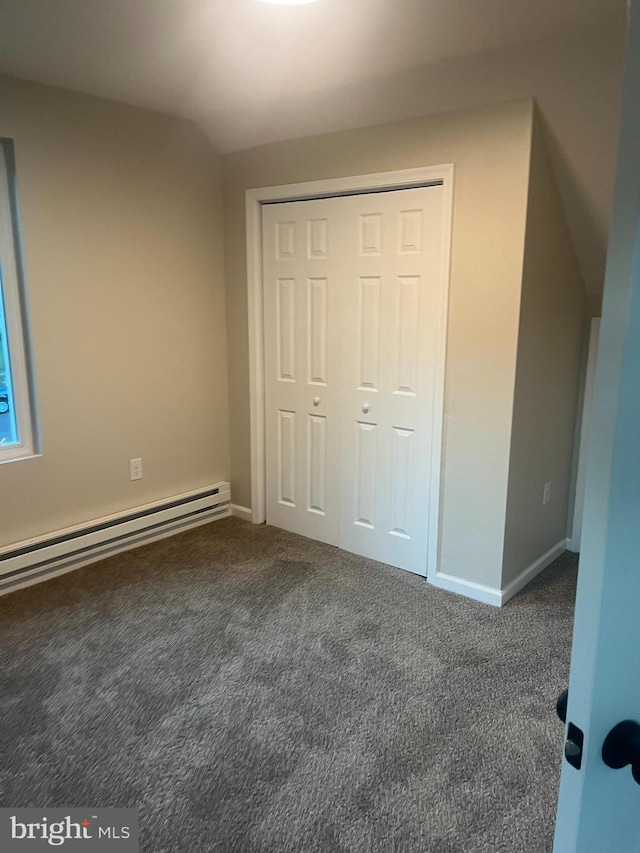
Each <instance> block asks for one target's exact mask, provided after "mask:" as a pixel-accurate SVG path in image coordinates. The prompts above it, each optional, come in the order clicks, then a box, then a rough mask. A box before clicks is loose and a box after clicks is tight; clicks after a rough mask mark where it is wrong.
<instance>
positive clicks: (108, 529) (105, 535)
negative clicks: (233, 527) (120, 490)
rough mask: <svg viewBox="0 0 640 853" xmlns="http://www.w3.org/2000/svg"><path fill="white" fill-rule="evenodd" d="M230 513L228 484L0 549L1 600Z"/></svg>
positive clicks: (219, 484)
mask: <svg viewBox="0 0 640 853" xmlns="http://www.w3.org/2000/svg"><path fill="white" fill-rule="evenodd" d="M230 514H231V494H230V489H229V483H217V484H216V485H214V486H208V487H207V488H205V489H199V490H197V491H194V492H188V493H186V494H181V495H175V496H174V497H172V498H168V499H166V500H162V501H156V502H155V503H150V504H145V505H144V506H139V507H135V508H134V509H130V510H127V511H126V512H122V513H117V514H115V515H109V516H105V517H103V518H97V519H94V520H93V521H91V522H88V523H86V524H82V525H77V526H76V527H68V528H66V529H64V530H58V531H56V532H55V533H51V534H49V535H48V536H42V537H39V538H37V539H29V540H26V541H24V542H18V543H15V544H13V545H9V546H7V547H6V548H0V595H4V594H5V593H7V592H11V591H12V590H15V589H18V588H19V587H24V586H30V585H31V584H34V583H39V582H40V581H43V580H47V579H48V578H51V577H54V576H55V575H60V574H63V573H64V572H70V571H72V570H73V569H79V568H81V567H82V566H86V565H89V563H94V562H97V561H98V560H103V559H104V558H105V557H110V556H111V555H113V554H117V553H119V552H121V551H127V550H129V549H130V548H136V547H137V546H139V545H144V544H146V543H148V542H153V541H155V540H157V539H163V538H164V537H166V536H172V535H174V534H176V533H180V532H181V531H183V530H188V529H189V528H191V527H197V526H198V525H200V524H208V523H209V522H211V521H214V520H215V519H218V518H224V517H225V516H227V515H230Z"/></svg>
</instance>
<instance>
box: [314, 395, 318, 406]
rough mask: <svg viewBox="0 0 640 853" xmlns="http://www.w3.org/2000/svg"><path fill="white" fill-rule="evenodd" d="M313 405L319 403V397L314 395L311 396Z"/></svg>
mask: <svg viewBox="0 0 640 853" xmlns="http://www.w3.org/2000/svg"><path fill="white" fill-rule="evenodd" d="M313 405H314V406H319V405H320V397H314V398H313Z"/></svg>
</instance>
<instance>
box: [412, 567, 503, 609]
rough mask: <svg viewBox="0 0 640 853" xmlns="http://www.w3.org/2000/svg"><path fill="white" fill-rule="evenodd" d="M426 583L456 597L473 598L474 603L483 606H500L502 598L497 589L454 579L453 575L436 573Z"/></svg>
mask: <svg viewBox="0 0 640 853" xmlns="http://www.w3.org/2000/svg"><path fill="white" fill-rule="evenodd" d="M428 581H429V583H430V584H432V585H433V586H437V587H438V588H439V589H446V590H447V591H448V592H456V593H457V594H458V595H464V596H466V598H473V599H474V601H481V602H482V603H483V604H492V605H493V606H494V607H500V605H501V604H502V596H501V594H500V590H499V589H494V588H493V587H490V586H484V585H483V584H480V583H475V581H467V580H464V579H463V578H456V577H454V576H453V575H445V574H442V573H441V572H438V573H437V574H436V575H435V577H433V578H428Z"/></svg>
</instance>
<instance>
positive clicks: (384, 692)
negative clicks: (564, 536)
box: [0, 519, 576, 853]
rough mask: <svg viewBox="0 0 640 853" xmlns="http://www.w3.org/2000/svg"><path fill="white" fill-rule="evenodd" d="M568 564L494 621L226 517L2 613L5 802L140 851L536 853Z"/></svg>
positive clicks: (78, 575)
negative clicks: (128, 813) (97, 822)
mask: <svg viewBox="0 0 640 853" xmlns="http://www.w3.org/2000/svg"><path fill="white" fill-rule="evenodd" d="M575 577H576V559H575V557H574V555H570V554H565V555H564V556H563V557H562V558H560V559H559V560H558V561H557V562H556V563H555V564H554V565H553V566H551V567H550V568H549V569H547V570H546V571H545V572H544V573H543V574H542V575H541V576H540V577H539V578H538V579H537V580H536V581H535V582H534V583H533V584H532V585H531V586H530V587H529V588H528V590H527V591H526V592H524V593H522V594H520V595H519V596H517V597H516V598H515V599H514V600H513V601H512V602H511V603H510V604H508V605H507V606H506V607H505V608H503V609H502V610H497V609H494V608H492V607H489V606H486V605H482V604H477V603H474V602H471V601H467V600H465V599H462V598H459V597H457V596H454V595H451V594H449V593H446V592H442V591H439V590H436V589H433V588H431V587H429V586H427V585H426V584H425V583H424V582H423V581H421V580H420V579H419V578H417V577H414V576H412V575H408V574H406V573H404V572H401V571H399V570H396V569H391V568H389V567H386V566H382V565H380V564H379V563H374V562H372V561H369V560H365V559H361V558H359V557H355V556H352V555H350V554H346V553H344V552H341V551H338V550H337V549H335V548H332V547H329V546H326V545H321V544H318V543H314V542H311V541H309V540H307V539H303V538H300V537H297V536H293V535H291V534H288V533H285V532H282V531H278V530H275V529H273V528H269V527H264V526H262V527H254V526H252V525H250V524H248V523H246V522H242V521H239V520H237V519H225V520H223V521H219V522H216V523H214V524H211V525H208V526H206V527H201V528H199V529H197V530H194V531H190V532H188V533H184V534H181V535H179V536H176V537H174V538H172V539H166V540H164V541H161V542H157V543H155V544H152V545H148V546H146V547H144V548H141V549H138V550H137V551H131V552H129V553H127V554H123V555H120V556H117V557H113V558H111V559H109V560H106V561H104V562H102V563H100V564H96V565H94V566H90V567H87V568H86V569H82V570H81V571H78V572H74V573H72V574H69V575H66V576H64V577H61V578H58V579H55V580H51V581H48V582H47V583H44V584H41V585H39V586H35V587H32V588H30V589H26V590H23V591H19V592H16V593H13V594H11V595H9V596H6V597H5V598H3V599H0V625H1V628H0V644H1V646H0V647H1V649H2V654H3V659H4V661H5V663H4V666H3V671H2V677H1V678H2V680H1V684H0V709H1V711H2V723H1V726H0V731H1V735H0V737H1V738H2V743H1V746H2V756H1V768H0V800H1V804H2V805H9V806H14V807H18V806H96V807H101V806H130V807H137V808H138V809H139V811H140V819H141V830H142V847H141V849H142V850H144V851H148V853H165V851H166V853H169V851H170V852H171V853H176V851H185V853H192V851H193V853H195V851H238V853H254V851H265V852H266V851H268V853H271V852H272V851H273V853H302V851H304V853H315V851H323V853H324V851H329V852H330V853H341V851H376V853H378V851H379V853H383V851H384V853H405V852H406V853H423V852H424V851H428V853H466V851H468V853H480V852H481V851H483V852H484V851H486V853H502V851H504V853H520V851H523V853H524V851H526V852H527V853H543V851H550V850H551V846H552V836H553V823H554V814H555V801H556V795H557V786H558V775H559V768H560V759H561V750H562V736H563V730H562V725H561V724H560V722H559V721H558V720H557V719H556V718H555V715H554V701H555V698H556V696H557V695H558V693H559V692H560V691H561V689H562V688H563V687H564V686H565V685H566V683H567V676H568V663H569V650H570V642H571V622H572V612H573V598H574V585H575Z"/></svg>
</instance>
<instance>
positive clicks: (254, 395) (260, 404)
mask: <svg viewBox="0 0 640 853" xmlns="http://www.w3.org/2000/svg"><path fill="white" fill-rule="evenodd" d="M453 176H454V169H453V164H451V163H448V164H444V165H441V166H425V167H421V168H417V169H403V170H400V171H394V172H377V173H375V174H371V175H354V176H351V177H347V178H330V179H328V180H322V181H309V182H305V183H300V184H285V185H283V186H276V187H259V188H256V189H250V190H247V191H246V228H247V289H248V313H249V317H248V319H249V397H250V413H251V520H252V521H253V523H254V524H262V523H263V522H264V521H265V520H266V449H265V381H264V303H263V288H262V215H261V207H262V205H263V204H268V203H270V202H272V203H273V202H285V201H302V200H305V199H315V198H323V197H327V196H334V195H349V194H352V193H361V192H369V191H374V192H375V191H384V190H399V189H408V188H410V187H419V186H425V185H428V184H442V187H443V196H444V198H443V225H444V227H443V232H442V233H443V238H442V239H443V246H442V277H443V282H444V287H443V289H442V290H443V297H442V300H441V306H440V317H439V323H438V341H437V356H436V377H437V378H436V389H435V397H436V399H435V404H434V423H433V445H432V466H431V470H432V472H433V476H432V479H431V493H430V496H429V518H428V519H427V524H428V527H429V552H428V556H427V578H428V579H429V580H430V579H431V578H432V577H435V575H436V573H437V568H438V563H439V542H440V483H441V470H442V437H443V420H444V379H445V361H446V343H447V321H448V310H449V269H450V256H451V221H452V214H453Z"/></svg>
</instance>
